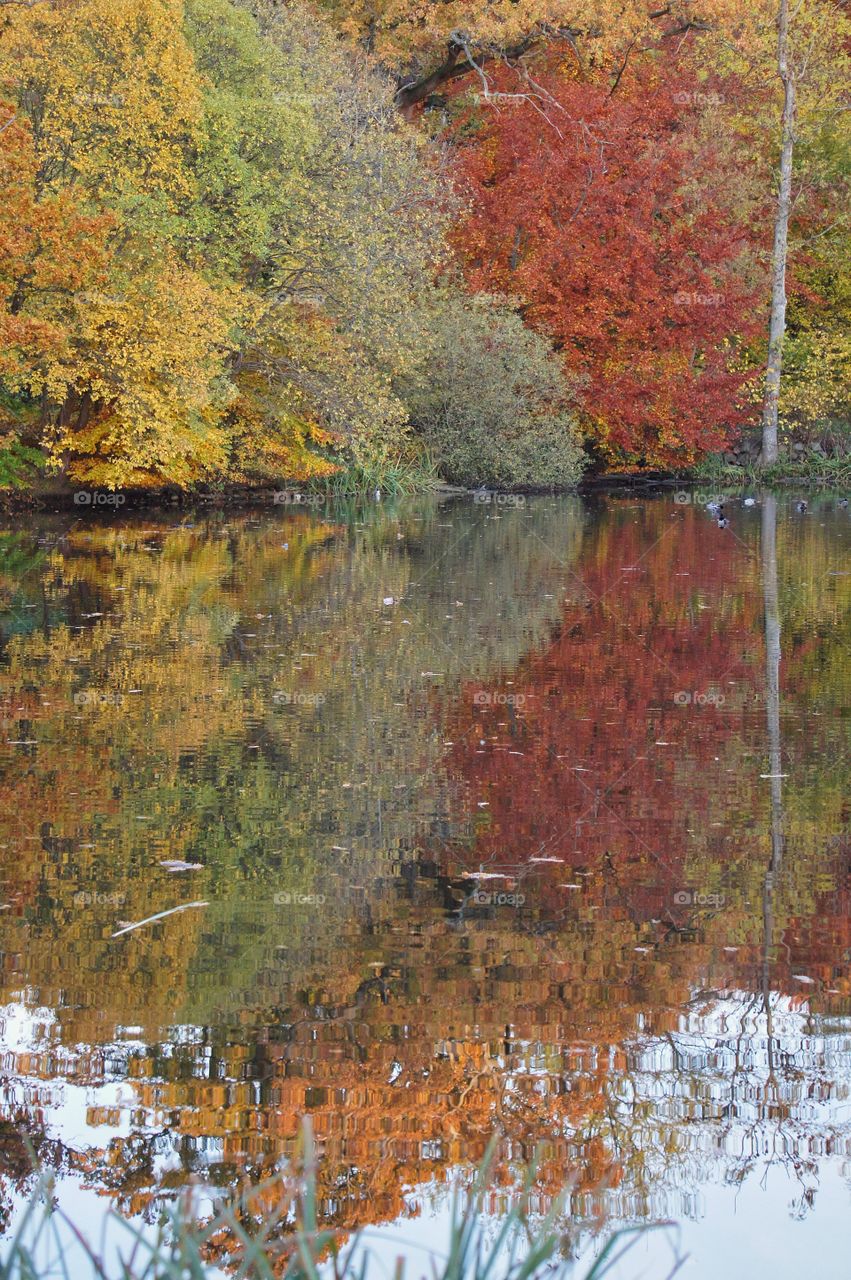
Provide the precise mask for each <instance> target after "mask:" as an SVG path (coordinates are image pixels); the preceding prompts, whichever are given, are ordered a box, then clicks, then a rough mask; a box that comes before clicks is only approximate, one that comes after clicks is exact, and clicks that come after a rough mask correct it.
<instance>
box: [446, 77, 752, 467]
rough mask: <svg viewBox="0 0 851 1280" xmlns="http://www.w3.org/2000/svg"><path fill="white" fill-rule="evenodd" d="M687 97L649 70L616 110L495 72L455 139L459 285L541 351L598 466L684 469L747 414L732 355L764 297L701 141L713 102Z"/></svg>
mask: <svg viewBox="0 0 851 1280" xmlns="http://www.w3.org/2000/svg"><path fill="white" fill-rule="evenodd" d="M696 85H697V81H696V80H695V79H694V77H693V76H691V75H689V74H688V73H687V72H686V71H684V70H682V69H681V68H679V67H677V66H676V65H675V64H674V63H673V62H671V63H670V65H669V64H668V63H665V62H664V60H663V62H662V66H661V69H660V67H659V66H658V65H655V64H654V65H649V64H645V65H644V66H643V67H642V69H640V70H639V71H637V72H636V73H635V74H633V76H632V78H631V80H630V82H629V84H628V85H627V84H623V85H621V86H620V87H619V89H618V92H617V93H612V92H611V91H610V86H609V84H608V83H605V84H604V83H593V82H588V81H587V80H578V79H576V78H574V77H573V76H572V74H570V73H568V72H566V71H564V70H558V69H556V70H551V71H549V72H545V73H543V74H536V77H535V82H534V86H530V83H529V82H528V81H526V82H523V83H521V82H518V80H517V78H516V73H514V72H512V71H511V70H509V69H507V68H505V69H503V70H502V71H501V72H499V73H498V74H497V76H496V77H495V80H494V94H495V95H497V96H495V97H494V98H492V100H491V104H490V106H488V107H487V108H485V109H484V110H483V109H482V108H481V106H479V105H477V106H475V107H474V108H472V109H470V110H469V111H467V112H466V113H465V114H464V115H463V116H462V119H461V123H460V125H459V127H458V130H457V139H458V141H459V150H460V158H461V171H462V182H463V184H464V185H465V187H466V188H467V190H468V192H469V193H470V196H471V208H470V212H469V215H468V217H467V218H466V219H465V220H464V222H463V224H462V225H461V227H460V228H459V230H458V232H457V234H456V237H455V244H456V248H457V252H458V254H459V256H460V258H461V260H462V262H463V264H464V268H465V272H466V276H467V280H468V283H469V285H470V287H471V288H473V289H477V290H484V289H486V290H493V291H498V292H502V293H505V294H508V295H510V296H512V297H514V298H516V299H517V300H518V305H519V306H520V308H521V309H522V312H523V315H524V317H525V319H526V320H527V321H528V322H529V323H530V324H531V325H533V326H534V327H535V328H538V329H540V330H542V331H544V332H546V333H548V334H549V335H550V336H551V337H552V338H553V340H554V342H555V344H556V346H557V347H558V348H559V349H560V350H561V352H562V353H563V357H564V363H565V369H566V372H567V373H568V374H569V375H570V376H571V378H572V380H573V381H574V382H575V385H576V389H577V401H578V405H579V408H580V412H581V416H582V419H583V422H584V425H585V428H586V430H587V433H588V435H589V437H590V440H591V442H592V444H593V445H594V446H595V447H596V449H597V450H598V452H599V453H600V454H601V455H602V456H603V457H604V458H605V459H606V460H607V461H608V462H609V463H615V464H617V463H628V464H630V465H632V466H635V465H639V466H642V465H643V466H671V465H677V464H684V465H687V464H689V463H691V462H692V461H693V460H694V459H695V458H696V457H697V456H699V455H700V454H701V453H703V452H705V451H707V450H714V449H718V448H721V447H723V446H724V445H725V443H727V441H728V439H729V438H730V435H731V434H732V433H733V432H734V430H735V429H736V428H737V427H738V426H739V425H740V424H742V423H743V422H745V421H747V420H748V417H749V414H750V412H752V410H751V409H750V406H749V403H748V402H749V400H750V398H751V396H750V387H749V385H748V384H749V381H750V379H751V378H752V374H748V373H747V372H745V371H744V370H743V368H742V364H743V362H742V361H741V359H740V351H741V347H742V345H743V344H744V343H745V342H746V341H747V339H748V338H749V337H750V336H751V335H752V334H753V333H754V332H755V329H756V328H758V327H759V325H760V324H761V323H762V321H763V318H764V317H763V316H762V314H761V311H762V306H761V303H760V301H759V300H760V297H761V296H762V295H763V292H764V291H763V290H761V288H760V281H759V276H760V270H759V268H758V267H757V266H756V255H755V253H754V248H755V246H754V244H753V242H752V239H753V238H752V235H751V234H750V233H749V230H748V225H747V221H746V217H745V214H744V210H745V209H746V207H747V204H746V201H743V200H742V199H741V184H742V179H741V175H740V174H739V173H738V172H737V169H736V167H735V165H734V160H733V148H732V147H731V146H730V145H729V139H728V138H727V137H726V136H724V135H723V132H722V131H720V130H716V131H715V133H713V131H712V129H710V128H708V127H707V121H706V118H705V111H706V105H707V102H708V103H710V105H711V104H712V103H714V101H715V98H716V97H717V98H718V100H719V101H720V95H715V94H711V93H710V92H709V91H708V90H706V89H698V88H697V87H696ZM521 90H522V92H521ZM499 95H505V96H502V97H500V96H499Z"/></svg>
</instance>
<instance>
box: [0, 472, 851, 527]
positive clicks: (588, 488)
mask: <svg viewBox="0 0 851 1280" xmlns="http://www.w3.org/2000/svg"><path fill="white" fill-rule="evenodd" d="M830 461H831V464H832V465H831V467H830V468H829V469H828V470H827V472H824V471H822V472H821V473H819V471H818V470H817V469H816V468H812V469H811V468H810V467H807V468H806V469H805V468H804V467H802V466H801V465H800V464H798V465H796V466H794V467H788V466H784V465H783V464H780V465H778V466H777V467H775V468H770V469H769V470H768V471H767V472H766V473H765V475H761V474H760V472H759V471H757V470H756V469H748V470H747V471H745V470H744V469H743V468H740V467H730V466H727V465H721V466H717V467H715V466H712V465H711V464H709V465H707V464H702V465H701V466H700V467H699V468H696V469H693V470H690V471H685V472H664V471H622V472H605V473H599V474H596V475H589V476H586V477H584V478H583V479H582V480H580V482H579V483H578V484H577V485H575V486H565V487H559V488H553V487H551V486H541V487H537V486H533V485H525V486H522V487H516V488H513V489H508V488H499V487H498V486H489V485H481V486H478V487H473V486H464V485H453V484H447V483H444V482H442V481H438V482H435V483H431V484H423V485H422V486H421V487H412V488H411V489H408V490H405V491H404V492H398V493H397V492H393V491H392V490H391V491H389V492H386V493H385V494H384V495H383V498H384V499H385V500H387V501H389V500H392V499H398V498H400V497H414V496H421V495H424V494H426V493H433V494H435V495H438V496H442V497H464V496H468V497H471V496H474V495H475V494H477V493H478V494H485V493H486V494H488V495H494V494H500V495H506V496H508V495H517V496H520V495H522V496H524V497H540V496H544V495H547V494H551V495H553V494H557V495H567V494H578V495H582V494H596V493H606V492H614V493H618V492H621V493H646V494H649V493H651V492H653V491H657V492H658V491H671V490H678V489H682V490H688V489H695V488H698V487H700V486H703V487H705V486H708V485H713V486H720V487H721V488H726V489H732V490H735V489H748V488H762V489H772V488H787V487H794V486H797V487H799V488H805V489H807V490H812V489H847V488H848V487H849V486H851V459H844V458H842V459H831V460H830ZM81 494H85V495H86V497H85V499H82V500H81V497H80V495H81ZM283 495H286V496H283ZM369 496H370V495H369V490H367V489H363V490H360V491H353V492H348V493H347V492H334V491H330V490H329V491H325V490H322V489H318V488H311V487H309V486H306V487H303V488H301V487H299V485H298V483H297V482H295V481H280V482H278V483H277V484H275V485H272V484H263V485H259V484H258V485H234V486H230V487H227V488H222V489H219V490H205V489H202V488H199V489H187V490H176V489H172V488H168V487H163V488H161V489H128V490H107V489H71V488H65V487H64V486H63V487H62V488H60V487H58V486H57V487H55V488H54V487H46V488H38V487H34V488H31V489H15V490H5V491H3V492H0V511H5V512H6V513H8V514H12V513H21V512H33V513H35V512H56V513H58V512H65V511H79V512H80V513H81V514H82V513H83V512H84V511H88V512H92V511H98V512H100V513H101V514H109V515H115V514H117V513H118V512H119V511H132V510H145V509H151V508H174V507H178V508H183V507H197V506H209V507H214V508H220V507H232V506H281V507H284V508H292V509H298V508H301V509H305V510H310V509H312V508H315V507H318V506H325V505H327V504H332V503H341V502H359V501H364V500H366V499H367V498H368V497H369ZM370 500H372V499H371V498H370Z"/></svg>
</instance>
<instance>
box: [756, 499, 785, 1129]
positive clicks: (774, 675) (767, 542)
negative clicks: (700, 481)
mask: <svg viewBox="0 0 851 1280" xmlns="http://www.w3.org/2000/svg"><path fill="white" fill-rule="evenodd" d="M761 544H762V545H761V554H762V599H763V611H764V614H765V713H766V727H767V729H768V780H769V782H770V785H771V860H770V862H769V864H768V869H767V871H766V873H765V880H764V882H763V888H762V923H763V943H762V948H763V949H762V1000H763V1008H764V1011H765V1016H766V1020H767V1033H768V1080H767V1081H766V1087H765V1101H766V1103H767V1104H769V1103H771V1102H776V1100H777V1080H776V1076H775V1049H776V1047H777V1045H776V1040H775V1036H774V1025H773V1014H772V1008H771V965H772V961H773V960H774V959H775V958H776V943H775V940H774V930H775V916H774V907H775V901H774V896H775V890H776V888H777V878H778V876H779V875H780V871H781V868H782V865H783V853H784V843H785V842H784V833H783V779H782V770H783V752H782V739H781V736H780V601H779V593H778V589H777V499H776V498H775V496H774V494H773V493H764V494H763V495H762V539H761Z"/></svg>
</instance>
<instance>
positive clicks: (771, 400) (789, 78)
mask: <svg viewBox="0 0 851 1280" xmlns="http://www.w3.org/2000/svg"><path fill="white" fill-rule="evenodd" d="M777 70H778V72H779V75H780V79H781V82H782V84H783V117H782V125H783V135H782V141H781V147H780V189H779V191H778V193H777V211H776V214H775V218H774V251H773V253H772V259H771V321H770V324H769V330H768V365H767V368H766V371H765V398H764V400H763V405H762V454H761V458H760V460H761V462H762V464H763V466H766V465H768V464H770V463H772V462H776V461H777V405H778V400H779V397H780V373H781V369H782V365H783V338H784V336H785V333H786V257H787V252H788V244H789V214H790V212H791V209H792V156H793V152H794V148H795V75H794V72H793V71H792V69H791V68H790V66H789V0H780V13H779V15H778V19H777Z"/></svg>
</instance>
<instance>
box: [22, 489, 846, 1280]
mask: <svg viewBox="0 0 851 1280" xmlns="http://www.w3.org/2000/svg"><path fill="white" fill-rule="evenodd" d="M728 514H729V517H730V524H729V527H728V528H725V529H719V528H718V527H717V525H716V522H715V521H714V520H713V519H712V518H711V517H710V516H709V515H708V514H707V512H706V511H705V510H704V509H703V507H702V506H701V505H699V504H698V503H697V502H694V501H685V502H684V501H681V500H679V501H676V500H674V499H673V497H671V496H668V497H660V498H657V499H646V498H637V497H635V496H632V495H629V494H622V495H592V496H588V497H585V498H578V497H572V498H571V497H568V498H564V497H558V498H553V497H535V498H532V497H530V498H527V499H525V500H521V499H518V500H516V502H515V504H514V505H510V504H509V503H508V502H500V501H497V500H496V499H495V498H493V499H492V500H491V501H490V502H477V501H474V500H473V498H471V497H465V498H454V499H450V498H446V499H438V498H434V497H428V498H423V499H411V500H406V501H404V502H400V503H399V504H393V503H392V502H391V503H388V502H386V501H385V502H382V503H371V504H366V505H363V506H360V507H358V506H353V507H342V506H328V507H320V508H316V509H313V510H310V511H303V510H301V509H298V510H293V509H291V508H281V507H269V508H263V509H252V510H240V511H234V510H227V511H210V510H204V509H200V510H196V511H194V512H192V513H187V512H184V511H181V512H179V513H178V512H176V511H172V512H167V513H157V512H150V511H147V512H141V513H132V512H131V513H126V514H122V513H120V512H119V513H117V514H110V515H103V514H101V513H98V512H78V513H66V514H61V515H53V516H44V517H17V518H15V519H14V520H9V521H7V523H6V524H5V525H3V526H2V527H0V683H2V703H0V707H1V708H2V725H1V726H0V728H1V729H2V733H0V757H2V800H0V878H2V884H0V905H2V907H3V910H2V912H0V1146H2V1157H0V1232H6V1233H8V1232H9V1231H10V1230H11V1229H12V1228H13V1227H14V1225H15V1223H16V1221H17V1220H18V1218H19V1216H20V1212H21V1205H22V1204H23V1203H24V1202H25V1200H26V1197H27V1194H28V1192H29V1191H30V1190H31V1188H32V1185H33V1176H32V1173H31V1168H30V1160H29V1156H28V1154H27V1148H26V1143H27V1141H29V1143H31V1144H32V1146H33V1147H34V1149H35V1151H36V1153H37V1154H38V1157H39V1158H40V1160H41V1161H42V1162H43V1163H44V1164H45V1165H46V1166H49V1167H51V1168H53V1169H55V1170H56V1171H57V1173H56V1177H57V1182H56V1195H57V1198H58V1200H59V1202H60V1203H61V1204H63V1205H64V1206H65V1207H66V1208H67V1209H68V1211H69V1213H72V1214H73V1216H74V1218H75V1221H77V1223H78V1224H79V1225H80V1226H81V1227H83V1228H84V1229H87V1230H90V1231H91V1232H92V1233H94V1232H96V1231H97V1230H98V1223H99V1219H100V1216H101V1215H102V1214H103V1212H104V1211H105V1209H106V1207H107V1206H109V1205H114V1206H115V1207H117V1208H118V1209H120V1210H121V1211H122V1212H123V1213H125V1214H129V1215H133V1216H135V1217H137V1218H139V1219H140V1220H149V1221H153V1220H154V1219H155V1217H156V1215H157V1212H158V1209H159V1207H160V1205H161V1204H162V1203H163V1201H164V1200H167V1199H169V1198H172V1197H174V1196H175V1195H176V1194H177V1193H178V1192H179V1190H180V1189H181V1187H183V1186H185V1185H186V1184H187V1183H188V1182H190V1181H191V1180H193V1179H194V1180H196V1181H198V1180H200V1182H201V1183H202V1184H203V1185H208V1186H213V1187H219V1188H227V1187H229V1186H231V1185H233V1184H235V1183H237V1182H242V1181H243V1180H246V1179H247V1180H249V1181H260V1180H261V1179H263V1178H264V1177H267V1176H268V1175H269V1174H270V1173H273V1172H274V1171H276V1170H279V1169H285V1168H286V1167H287V1164H288V1162H289V1161H290V1160H291V1159H292V1157H293V1154H294V1152H295V1150H296V1144H297V1141H298V1135H299V1126H300V1121H301V1117H302V1116H304V1115H306V1114H307V1115H310V1117H311V1118H312V1125H313V1130H314V1133H315V1135H316V1139H317V1144H318V1150H319V1156H320V1167H319V1189H320V1203H321V1207H322V1213H323V1216H324V1219H325V1220H326V1221H327V1222H328V1223H329V1224H331V1225H334V1226H337V1227H339V1228H342V1229H344V1230H346V1231H354V1230H355V1229H356V1228H358V1227H364V1226H369V1227H371V1228H373V1229H374V1230H373V1232H372V1236H371V1239H372V1243H373V1245H374V1247H375V1248H376V1249H377V1250H378V1251H379V1253H380V1254H381V1256H384V1257H386V1258H387V1259H389V1262H388V1274H389V1273H390V1271H392V1260H393V1258H394V1257H395V1255H396V1254H397V1253H398V1252H399V1251H400V1246H399V1245H398V1240H399V1239H404V1240H406V1241H407V1242H408V1243H409V1245H410V1247H412V1248H413V1247H414V1246H418V1247H420V1246H421V1247H423V1248H425V1247H426V1246H428V1245H431V1246H433V1245H435V1243H436V1242H437V1241H438V1240H439V1239H441V1238H442V1235H441V1233H442V1231H443V1224H445V1221H446V1220H447V1216H448V1212H449V1208H448V1206H449V1202H450V1199H451V1195H452V1190H453V1188H455V1187H463V1186H466V1185H468V1184H469V1183H470V1181H471V1179H472V1176H473V1171H474V1169H475V1165H476V1163H477V1161H479V1160H480V1159H481V1158H482V1155H483V1153H484V1151H485V1148H486V1146H487V1142H488V1139H489V1137H490V1135H491V1134H492V1133H496V1134H497V1135H498V1136H499V1148H498V1163H499V1182H500V1189H499V1190H498V1191H494V1193H493V1197H492V1203H491V1206H490V1208H491V1212H492V1214H493V1217H494V1220H496V1218H497V1217H498V1215H499V1213H500V1212H501V1211H502V1210H503V1209H504V1207H505V1204H506V1203H508V1202H510V1198H511V1194H512V1190H511V1189H512V1186H513V1184H514V1182H515V1180H516V1179H518V1178H519V1177H520V1176H521V1169H522V1167H523V1165H524V1164H525V1163H526V1162H527V1161H528V1160H529V1159H530V1158H531V1157H532V1155H533V1153H534V1152H535V1151H536V1150H537V1151H538V1155H539V1163H538V1168H537V1174H536V1188H535V1190H536V1205H537V1207H538V1209H539V1210H540V1212H542V1213H543V1212H545V1211H546V1210H547V1208H548V1206H549V1204H550V1203H551V1202H552V1199H553V1197H554V1196H556V1195H557V1194H558V1193H559V1192H560V1191H561V1190H562V1189H563V1188H564V1186H565V1184H566V1183H568V1182H569V1183H570V1187H571V1191H570V1195H569V1197H568V1201H567V1206H566V1209H565V1215H564V1222H563V1226H564V1229H565V1233H566V1238H567V1239H568V1241H569V1243H570V1244H571V1246H572V1247H573V1248H574V1249H575V1250H576V1251H577V1252H578V1253H580V1254H588V1253H589V1251H593V1249H594V1247H595V1244H594V1239H595V1236H596V1237H597V1239H598V1240H599V1239H600V1238H605V1235H606V1233H607V1232H610V1231H611V1230H613V1229H615V1228H618V1227H621V1226H625V1225H630V1224H643V1223H652V1222H659V1221H662V1220H670V1221H671V1222H673V1223H675V1224H676V1228H670V1229H667V1230H665V1231H659V1232H652V1233H649V1234H648V1235H647V1236H646V1237H643V1238H642V1240H641V1241H640V1242H639V1244H638V1246H637V1248H636V1251H635V1255H634V1256H632V1257H630V1259H629V1260H628V1263H627V1262H625V1263H624V1264H623V1268H622V1269H621V1270H618V1271H617V1272H615V1273H613V1274H615V1275H617V1276H623V1277H627V1276H635V1275H637V1274H641V1275H646V1276H662V1275H666V1274H668V1272H669V1270H670V1266H671V1257H672V1250H678V1251H680V1252H681V1253H688V1254H689V1261H688V1263H687V1264H686V1266H685V1267H684V1270H683V1273H682V1274H684V1275H689V1276H694V1277H700V1278H701V1280H709V1277H713V1278H716V1277H718V1276H724V1277H725V1280H733V1278H734V1277H739V1276H742V1277H751V1276H754V1275H760V1276H762V1275H766V1276H772V1277H777V1278H782V1280H786V1278H791V1277H799V1276H801V1275H802V1274H808V1273H812V1274H814V1275H818V1276H819V1277H820V1278H822V1280H825V1278H830V1280H833V1278H834V1277H836V1278H838V1277H840V1276H843V1277H844V1276H847V1275H848V1273H849V1266H851V1263H849V1257H851V838H849V825H851V824H850V823H849V801H848V788H847V785H846V784H847V774H848V747H849V711H848V708H849V703H851V698H849V693H851V665H850V664H849V657H851V613H850V612H849V603H851V556H849V554H848V552H849V535H851V520H849V512H848V510H847V509H843V508H840V507H839V506H838V504H837V502H836V499H835V498H834V497H831V496H829V495H825V496H823V497H818V498H812V499H811V500H810V503H809V507H808V509H807V510H806V511H804V512H800V511H798V510H796V506H795V500H794V498H793V497H791V496H789V495H787V494H782V495H779V496H777V497H775V496H773V495H771V494H768V493H763V494H759V495H757V501H756V503H755V504H754V505H752V506H747V507H746V506H744V505H742V504H741V503H740V502H739V501H735V502H733V503H731V504H730V506H729V508H728ZM599 1233H602V1235H600V1234H599ZM0 1247H2V1235H0ZM382 1251H383V1253H382ZM423 1259H424V1260H425V1254H423ZM422 1269H423V1272H425V1270H426V1269H427V1268H426V1262H425V1261H423V1268H422Z"/></svg>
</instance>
